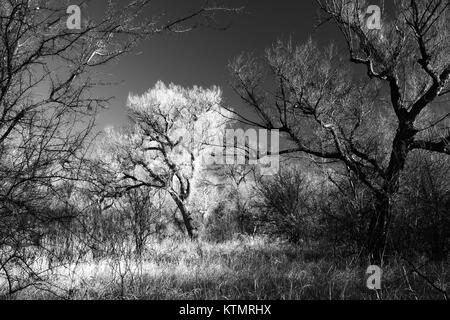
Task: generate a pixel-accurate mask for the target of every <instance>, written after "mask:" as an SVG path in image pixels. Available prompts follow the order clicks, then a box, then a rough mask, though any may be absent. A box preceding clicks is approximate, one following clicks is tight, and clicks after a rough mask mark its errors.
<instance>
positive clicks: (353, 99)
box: [232, 0, 450, 263]
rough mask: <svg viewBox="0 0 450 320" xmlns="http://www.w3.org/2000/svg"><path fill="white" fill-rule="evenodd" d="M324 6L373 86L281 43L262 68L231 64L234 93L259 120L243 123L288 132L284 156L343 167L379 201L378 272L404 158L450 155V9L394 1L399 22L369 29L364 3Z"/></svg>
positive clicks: (321, 56)
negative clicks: (289, 143)
mask: <svg viewBox="0 0 450 320" xmlns="http://www.w3.org/2000/svg"><path fill="white" fill-rule="evenodd" d="M318 2H319V5H320V7H321V8H322V10H323V12H324V13H325V17H326V19H327V21H331V22H333V23H334V24H335V25H336V26H337V27H338V28H339V30H340V31H341V32H342V34H343V35H344V36H345V40H346V43H347V50H348V53H349V55H350V61H351V63H352V64H355V65H362V66H364V67H365V68H366V71H367V76H368V78H367V79H365V78H364V77H362V76H361V75H360V73H358V69H357V68H355V69H354V70H355V72H352V70H351V68H349V67H348V65H347V64H346V63H345V62H344V61H343V59H341V55H340V54H339V53H338V50H337V49H334V48H333V47H330V49H328V50H323V49H321V48H318V47H317V46H316V45H315V44H314V43H313V42H312V41H309V42H307V43H306V44H304V45H302V46H294V45H292V44H291V43H287V44H286V43H282V42H278V43H277V44H276V45H274V47H273V48H272V49H271V50H268V53H267V55H266V60H265V61H266V63H265V64H261V63H259V62H258V61H257V60H256V59H255V58H253V57H251V56H250V57H246V56H241V57H239V58H238V59H236V61H235V63H233V64H232V70H233V74H234V78H235V81H234V88H235V90H236V92H237V93H238V94H239V95H240V96H241V98H242V99H243V100H244V101H245V102H246V103H247V104H248V105H249V106H251V107H252V108H253V109H254V110H255V111H256V113H257V114H258V115H259V116H260V120H261V121H253V120H252V119H244V118H242V117H241V118H242V121H244V122H246V123H252V124H254V125H258V126H260V127H264V128H267V129H279V130H280V132H281V133H284V135H285V136H286V137H287V138H289V139H290V140H291V141H292V142H293V144H294V147H293V148H290V149H287V150H283V151H281V152H280V154H289V153H294V152H304V153H307V154H309V155H310V156H312V157H314V158H321V159H326V160H330V161H333V162H335V161H337V162H338V163H340V165H341V168H342V169H344V170H348V172H349V173H350V174H351V175H354V176H355V177H357V178H358V180H359V181H360V182H361V183H362V184H364V185H365V186H366V187H367V188H369V189H370V190H371V191H372V192H373V194H374V195H375V198H376V208H375V209H376V210H374V212H375V213H374V214H373V216H372V217H371V218H370V223H369V226H368V230H367V243H366V249H367V253H368V254H369V256H370V258H371V260H372V261H373V262H375V263H380V261H381V260H382V253H383V249H384V247H385V243H386V235H387V231H388V228H389V221H390V218H391V217H390V215H391V207H392V201H393V196H394V194H395V193H396V192H397V191H398V188H399V183H400V173H401V172H402V171H403V168H404V166H405V163H406V161H407V159H408V155H409V154H410V152H411V151H412V150H415V149H423V150H427V151H430V152H439V153H443V154H450V145H449V140H450V131H449V127H448V119H449V116H450V113H448V109H447V111H445V110H444V108H442V107H443V106H445V105H446V104H448V102H447V101H445V100H443V99H444V98H445V95H447V94H449V93H450V86H449V84H450V81H449V79H450V43H449V42H448V41H447V40H446V39H448V38H449V37H450V29H449V28H448V24H449V21H450V3H449V2H448V1H443V0H430V1H418V0H403V1H396V3H395V4H396V6H395V7H396V14H397V16H396V18H395V19H394V20H393V21H390V22H389V21H387V19H385V20H386V21H383V24H382V28H381V30H369V29H368V27H367V24H366V21H365V18H364V15H363V14H361V12H364V10H363V9H365V8H366V3H365V2H364V1H359V0H358V1H346V0H330V1H318ZM266 67H267V68H266ZM266 76H267V77H270V78H271V79H272V80H273V82H272V85H271V86H269V85H267V82H266V80H267V77H266ZM274 88H276V89H274Z"/></svg>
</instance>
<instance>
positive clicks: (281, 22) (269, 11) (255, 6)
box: [85, 0, 377, 127]
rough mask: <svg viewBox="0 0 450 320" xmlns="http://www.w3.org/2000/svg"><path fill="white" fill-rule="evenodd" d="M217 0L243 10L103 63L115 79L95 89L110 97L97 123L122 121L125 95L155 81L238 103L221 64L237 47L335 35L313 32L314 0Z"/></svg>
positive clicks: (160, 6)
mask: <svg viewBox="0 0 450 320" xmlns="http://www.w3.org/2000/svg"><path fill="white" fill-rule="evenodd" d="M220 1H222V3H223V4H226V5H227V6H230V7H241V6H242V7H245V13H243V14H240V15H237V16H231V17H229V18H228V19H229V21H230V22H232V26H231V28H230V29H228V30H226V31H220V30H213V29H197V30H195V31H193V32H191V33H184V34H182V35H168V34H164V35H158V36H156V37H153V38H152V39H149V40H147V41H146V42H145V43H143V44H142V45H141V46H140V47H139V48H137V49H136V50H135V53H133V54H131V55H129V56H126V57H122V58H121V60H119V61H118V62H114V63H112V64H111V65H109V67H108V70H107V72H108V73H109V74H110V80H114V81H121V83H120V84H119V85H114V86H111V87H108V88H105V89H101V90H100V91H98V92H97V94H101V95H106V96H114V97H115V98H114V100H113V101H112V102H111V106H110V108H109V109H108V110H106V111H103V112H102V113H101V114H100V116H99V119H98V120H99V126H100V127H104V126H107V125H115V126H117V125H122V124H124V123H125V121H126V114H125V107H126V100H127V96H128V94H129V93H130V92H132V93H138V94H142V93H144V92H145V91H146V90H148V89H149V88H151V87H153V86H154V84H155V83H156V82H157V81H158V80H162V81H164V82H166V83H170V82H173V83H175V84H179V85H182V86H193V85H201V86H204V87H210V86H212V85H218V86H220V87H221V88H222V89H223V91H224V98H225V101H226V103H227V104H228V105H230V106H233V107H235V108H236V109H239V108H242V103H241V102H240V101H239V99H238V98H237V97H236V95H235V94H234V92H233V91H232V90H231V88H230V87H229V85H228V83H229V81H230V76H229V70H228V67H227V65H228V63H229V61H230V60H232V59H233V57H236V56H237V55H239V54H240V53H242V52H254V53H255V54H258V55H262V54H263V53H264V49H265V48H267V47H269V46H270V45H271V44H272V43H273V42H274V41H275V40H277V39H278V38H280V37H281V38H284V39H287V38H289V37H292V38H293V39H294V40H295V41H298V42H302V41H305V40H306V39H308V38H309V37H310V36H313V38H315V39H317V40H319V41H323V42H328V41H333V40H334V41H340V40H341V39H340V37H339V35H338V33H337V32H336V31H335V30H333V29H332V28H331V27H330V26H325V27H322V28H320V29H319V30H318V31H316V32H314V25H315V24H316V23H317V21H318V16H317V13H318V9H317V5H316V2H315V1H314V0H304V1H301V0H228V1H225V0H217V2H218V3H220ZM375 2H377V1H375ZM102 3H104V1H95V4H90V6H95V8H93V9H94V10H95V11H99V10H100V11H101V6H102ZM202 3H203V0H200V1H197V0H190V1H186V0H158V1H155V2H154V7H151V9H152V10H153V8H154V10H155V11H154V12H155V13H157V12H160V11H161V10H164V11H166V12H167V14H168V15H169V16H177V15H179V14H180V13H182V12H185V13H186V12H190V11H191V10H193V9H194V8H196V7H198V5H200V4H202ZM87 9H90V8H89V7H88V8H87ZM85 10H86V9H85ZM148 12H149V13H148V14H152V13H153V12H152V11H151V10H149V11H148ZM336 37H339V38H338V39H335V38H336Z"/></svg>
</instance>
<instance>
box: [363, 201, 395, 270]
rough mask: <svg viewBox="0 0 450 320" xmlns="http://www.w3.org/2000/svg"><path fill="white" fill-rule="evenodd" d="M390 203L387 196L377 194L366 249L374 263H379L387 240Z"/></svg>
mask: <svg viewBox="0 0 450 320" xmlns="http://www.w3.org/2000/svg"><path fill="white" fill-rule="evenodd" d="M389 215H390V203H389V197H388V196H379V197H377V199H376V203H375V210H374V212H373V213H372V216H371V219H370V223H369V228H368V234H367V244H366V251H367V254H368V255H369V259H370V262H371V263H372V264H374V265H381V263H382V261H383V252H384V249H385V245H386V240H387V232H388V229H389V226H388V224H389V220H390V219H389Z"/></svg>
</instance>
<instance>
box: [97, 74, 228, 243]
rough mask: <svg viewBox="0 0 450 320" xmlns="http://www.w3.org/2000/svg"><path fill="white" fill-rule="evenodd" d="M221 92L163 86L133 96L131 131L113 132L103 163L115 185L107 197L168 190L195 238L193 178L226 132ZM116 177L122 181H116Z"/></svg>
mask: <svg viewBox="0 0 450 320" xmlns="http://www.w3.org/2000/svg"><path fill="white" fill-rule="evenodd" d="M220 104H221V91H220V90H219V89H218V88H212V89H208V90H205V89H202V88H198V87H194V88H192V89H184V88H181V87H179V86H175V85H169V86H166V85H165V84H163V83H162V82H159V83H158V84H156V86H155V87H154V88H153V89H151V90H149V91H148V92H147V93H145V94H144V95H142V96H130V97H129V103H128V109H129V115H130V119H131V121H132V123H133V124H132V126H131V128H130V129H129V130H128V132H122V133H120V132H115V131H113V130H111V131H109V134H108V135H107V136H106V138H105V143H104V145H105V148H104V149H105V151H106V156H102V158H103V159H104V162H103V165H106V166H107V167H108V165H107V163H111V164H112V165H109V168H110V169H109V170H112V172H113V173H112V174H110V175H109V177H110V178H112V180H111V181H113V182H114V183H112V184H110V185H111V186H112V188H106V190H105V197H116V196H118V195H122V194H123V193H125V192H128V191H130V190H133V189H136V188H142V187H150V188H155V189H159V190H163V191H165V192H167V193H168V194H169V195H170V197H171V198H172V199H173V201H174V203H175V204H176V206H177V208H178V210H179V212H180V213H181V216H182V219H183V222H184V225H185V228H186V231H187V233H188V235H189V237H191V238H194V237H195V232H194V231H195V227H194V225H193V223H192V217H191V212H190V210H189V207H188V200H189V196H190V195H191V192H192V189H193V185H192V183H191V182H192V180H193V178H194V176H195V174H197V172H198V171H199V170H201V168H202V160H201V159H202V157H201V154H202V152H203V151H204V150H205V149H206V148H207V147H208V142H209V141H211V140H212V138H213V137H214V135H216V134H218V133H219V132H220V131H221V130H223V129H224V125H225V123H226V119H225V118H223V117H222V115H221V114H220V113H219V112H220V108H221V106H220ZM114 177H118V178H116V179H114Z"/></svg>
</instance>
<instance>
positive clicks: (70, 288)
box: [12, 238, 450, 300]
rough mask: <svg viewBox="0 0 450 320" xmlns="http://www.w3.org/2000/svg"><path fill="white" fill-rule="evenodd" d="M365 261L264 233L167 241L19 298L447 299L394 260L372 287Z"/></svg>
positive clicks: (84, 265)
mask: <svg viewBox="0 0 450 320" xmlns="http://www.w3.org/2000/svg"><path fill="white" fill-rule="evenodd" d="M44 264H45V263H42V265H44ZM366 267H367V266H361V265H355V264H354V263H352V262H351V261H350V260H349V259H337V258H336V257H334V258H332V257H330V256H329V254H327V253H326V250H323V249H318V248H315V249H314V250H313V249H301V248H298V247H294V246H290V245H286V244H281V243H270V242H268V241H265V240H264V239H262V238H244V239H240V240H235V241H230V242H227V243H223V244H214V243H206V242H198V243H193V242H190V241H171V240H165V241H163V242H162V243H156V242H155V243H153V244H152V245H150V246H149V247H148V250H147V252H146V254H145V256H144V257H143V258H142V261H141V262H138V261H136V260H135V259H128V258H125V257H123V256H122V257H116V258H114V259H113V258H108V259H103V260H101V261H97V262H93V261H84V262H81V263H78V264H70V265H67V266H62V267H59V268H56V269H54V270H53V271H52V273H51V274H48V280H49V281H48V282H49V283H50V284H51V285H48V284H46V285H45V286H44V285H40V286H38V287H33V288H28V289H27V290H24V291H21V292H19V293H18V294H16V295H15V296H13V297H12V298H15V299H174V300H177V299H199V300H201V299H212V300H217V299H262V300H266V299H275V300H279V299H281V300H284V299H286V300H301V299H443V294H441V293H439V292H438V291H437V290H435V289H433V288H432V287H431V285H429V284H428V283H426V282H425V281H424V280H423V279H422V278H421V277H420V276H418V275H415V274H413V273H411V272H410V271H409V270H410V269H408V267H407V265H406V264H403V265H402V264H400V263H399V262H396V261H395V260H394V262H391V263H390V265H387V266H385V267H384V268H383V281H382V287H383V288H382V290H381V291H379V292H378V293H376V292H373V291H370V290H368V289H367V288H366V276H365V270H366ZM404 267H405V269H404ZM421 270H422V271H423V272H424V273H425V274H427V276H428V277H429V278H430V279H431V281H432V282H433V283H434V284H435V285H437V286H439V287H440V288H443V289H446V287H447V286H448V285H449V283H450V281H449V280H450V270H449V268H448V264H447V265H444V264H441V265H429V266H427V267H426V268H424V269H421ZM405 271H406V273H405Z"/></svg>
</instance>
